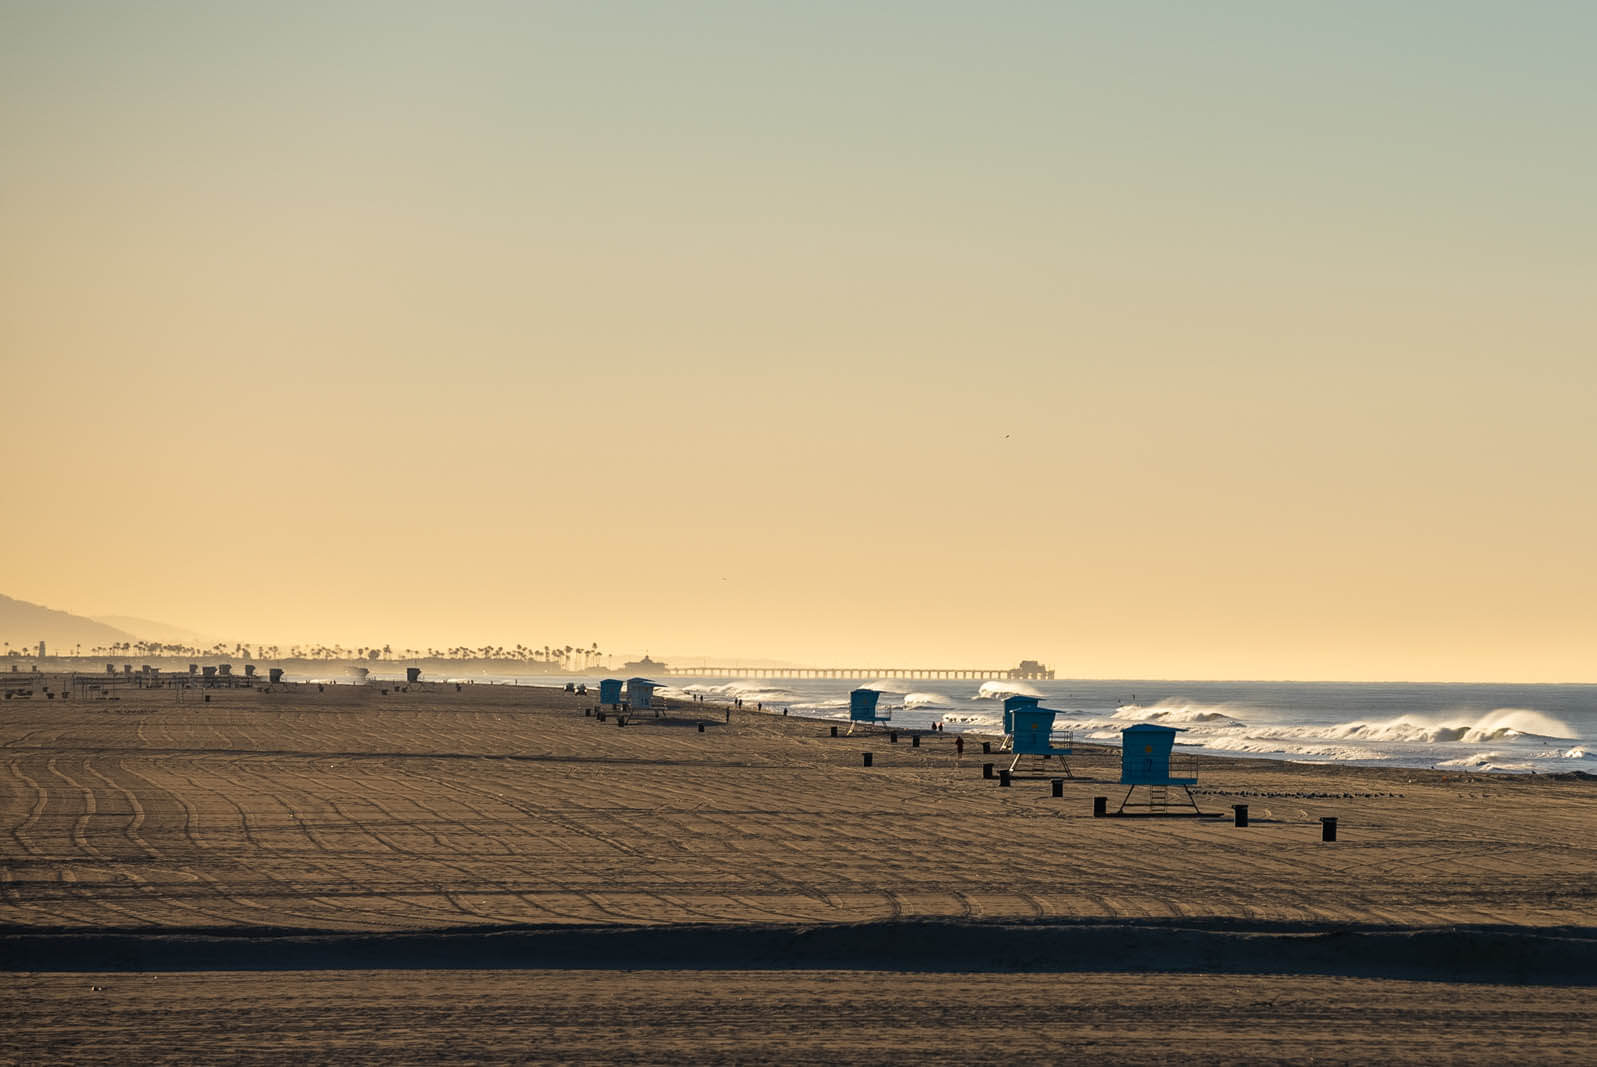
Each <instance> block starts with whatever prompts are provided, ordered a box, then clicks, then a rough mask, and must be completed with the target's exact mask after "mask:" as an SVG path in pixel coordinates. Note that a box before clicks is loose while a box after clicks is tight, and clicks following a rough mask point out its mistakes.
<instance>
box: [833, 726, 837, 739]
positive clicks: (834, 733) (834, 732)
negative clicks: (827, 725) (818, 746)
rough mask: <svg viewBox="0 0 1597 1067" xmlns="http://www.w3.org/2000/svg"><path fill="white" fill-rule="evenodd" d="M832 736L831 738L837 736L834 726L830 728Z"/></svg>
mask: <svg viewBox="0 0 1597 1067" xmlns="http://www.w3.org/2000/svg"><path fill="white" fill-rule="evenodd" d="M832 736H833V737H836V736H837V727H835V726H834V727H832Z"/></svg>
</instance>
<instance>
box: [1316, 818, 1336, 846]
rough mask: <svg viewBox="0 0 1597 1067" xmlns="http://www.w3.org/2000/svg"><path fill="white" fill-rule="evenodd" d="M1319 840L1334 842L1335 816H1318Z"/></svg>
mask: <svg viewBox="0 0 1597 1067" xmlns="http://www.w3.org/2000/svg"><path fill="white" fill-rule="evenodd" d="M1320 840H1321V841H1335V840H1336V816H1335V815H1321V816H1320Z"/></svg>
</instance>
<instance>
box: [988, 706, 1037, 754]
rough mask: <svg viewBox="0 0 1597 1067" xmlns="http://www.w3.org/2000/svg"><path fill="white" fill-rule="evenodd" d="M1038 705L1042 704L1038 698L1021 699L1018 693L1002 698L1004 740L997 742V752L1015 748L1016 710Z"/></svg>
mask: <svg viewBox="0 0 1597 1067" xmlns="http://www.w3.org/2000/svg"><path fill="white" fill-rule="evenodd" d="M1040 703H1042V700H1041V698H1040V697H1023V696H1021V695H1020V694H1018V693H1016V694H1015V695H1014V696H1007V697H1005V698H1004V739H1003V740H1002V741H1000V742H999V744H998V751H1000V752H1008V751H1009V750H1010V749H1011V748H1013V747H1014V746H1015V711H1016V709H1017V708H1035V707H1036V706H1037V705H1038V704H1040Z"/></svg>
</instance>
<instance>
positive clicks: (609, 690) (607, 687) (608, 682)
mask: <svg viewBox="0 0 1597 1067" xmlns="http://www.w3.org/2000/svg"><path fill="white" fill-rule="evenodd" d="M599 703H600V704H609V705H610V706H611V707H614V706H615V705H617V704H619V703H621V679H619V678H605V679H603V680H602V681H600V682H599Z"/></svg>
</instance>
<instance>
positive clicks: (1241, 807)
mask: <svg viewBox="0 0 1597 1067" xmlns="http://www.w3.org/2000/svg"><path fill="white" fill-rule="evenodd" d="M1231 810H1232V811H1234V812H1236V825H1238V826H1246V825H1248V806H1247V805H1246V804H1233V805H1231Z"/></svg>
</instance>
